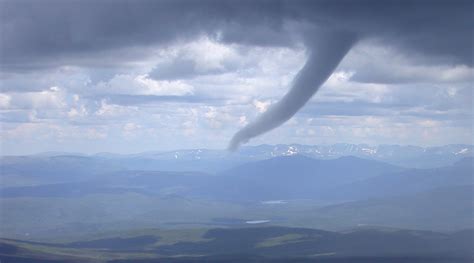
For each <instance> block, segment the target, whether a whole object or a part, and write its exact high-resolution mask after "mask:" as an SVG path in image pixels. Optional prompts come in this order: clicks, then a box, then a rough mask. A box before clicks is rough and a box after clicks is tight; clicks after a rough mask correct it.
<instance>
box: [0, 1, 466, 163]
mask: <svg viewBox="0 0 474 263" xmlns="http://www.w3.org/2000/svg"><path fill="white" fill-rule="evenodd" d="M22 3H26V4H24V5H20V6H16V5H15V4H12V2H2V4H3V5H5V6H4V9H3V10H6V9H8V8H10V9H11V10H13V11H12V13H14V14H15V12H17V14H18V15H17V16H15V15H5V13H4V14H2V16H1V19H0V20H2V22H3V23H2V26H1V28H2V31H1V32H2V36H4V37H3V38H2V39H1V41H2V43H3V45H2V49H1V51H2V68H1V73H0V74H1V75H0V77H1V82H0V88H1V89H0V114H1V115H0V125H1V126H0V127H1V130H0V132H1V138H2V139H1V149H0V150H1V154H26V153H35V152H42V151H71V152H88V153H91V152H104V151H107V152H122V153H127V152H141V151H150V150H170V149H178V148H226V147H227V144H228V142H229V140H230V138H232V136H233V134H234V133H235V132H236V131H238V130H239V129H241V128H243V127H244V126H245V125H247V124H248V123H249V122H252V120H254V119H255V118H256V117H257V116H259V114H262V113H263V112H265V111H266V110H267V109H268V107H271V105H273V104H274V103H276V102H277V101H278V100H279V99H280V98H281V97H282V96H283V95H284V94H285V93H286V92H287V91H288V90H289V88H291V84H292V80H293V78H294V77H295V75H296V74H297V73H298V71H299V70H300V69H301V68H302V67H303V65H304V63H305V60H306V58H307V53H308V47H307V46H305V45H304V41H303V42H302V41H300V40H298V36H300V35H302V34H303V33H301V32H303V31H301V32H300V33H298V32H299V29H300V28H303V27H305V23H306V22H305V23H303V22H301V21H299V20H297V21H296V22H295V21H294V20H290V19H287V20H285V19H284V20H283V25H280V27H281V28H277V29H275V32H273V30H274V29H273V28H272V27H271V26H268V25H267V24H265V23H264V24H258V23H257V24H256V26H255V27H252V28H253V29H252V30H257V31H256V32H257V33H259V32H260V31H258V30H261V32H260V33H259V34H257V33H254V32H248V34H246V36H249V37H248V38H249V39H250V40H252V41H247V38H241V37H240V38H239V39H243V40H241V41H233V40H232V38H230V40H229V39H228V38H226V37H225V34H224V35H223V33H222V32H224V33H225V32H228V31H229V32H234V31H237V29H235V28H234V27H230V26H228V25H225V26H222V27H220V28H219V30H217V32H218V33H219V34H216V33H208V32H207V31H204V32H203V31H200V30H198V29H194V28H191V29H189V31H192V32H194V31H196V32H197V33H193V34H191V33H189V32H187V31H186V32H184V33H183V34H182V35H184V36H185V37H175V36H174V34H176V35H177V36H181V35H180V34H177V33H175V32H174V31H179V30H182V29H181V28H180V27H179V25H173V24H171V25H169V24H163V23H157V24H153V23H154V22H153V21H151V22H150V21H146V23H147V24H146V25H147V27H145V26H144V25H145V24H143V25H141V26H142V27H145V29H144V30H143V31H140V34H138V36H137V37H135V36H134V35H130V36H129V37H127V34H128V32H127V31H126V29H124V30H121V29H120V27H119V25H117V27H118V29H117V28H115V27H113V30H111V31H113V34H112V33H110V34H111V35H110V38H113V40H114V41H116V42H113V43H114V44H110V43H108V42H107V41H108V39H106V40H104V41H101V39H100V38H97V37H96V36H97V35H100V34H102V32H94V29H93V28H95V27H94V25H95V24H94V23H98V24H100V25H103V24H104V23H106V21H104V20H101V19H98V20H94V19H87V17H85V18H83V17H82V16H81V15H80V12H78V13H74V14H73V15H72V17H73V18H77V21H76V20H74V19H72V20H67V22H65V23H66V24H67V23H69V24H68V27H66V29H63V28H62V27H63V26H62V25H61V23H58V24H54V23H53V24H51V21H50V19H52V18H56V19H57V20H58V21H62V19H65V18H64V17H70V16H71V14H69V16H66V15H64V14H63V13H61V12H60V11H61V10H62V9H61V7H58V8H57V9H58V10H55V9H54V8H52V9H54V10H53V11H51V10H46V11H44V10H40V11H34V10H35V9H34V8H31V9H28V8H26V7H27V6H30V5H29V4H28V2H22ZM137 3H139V2H137ZM182 3H183V2H181V4H182ZM138 5H139V4H138ZM471 5H472V4H471ZM108 7H110V6H108ZM42 8H45V7H44V6H43V7H42ZM184 8H190V9H192V8H195V7H188V6H186V5H184ZM45 9H46V8H45ZM63 11H64V10H63ZM455 11H456V10H455ZM4 12H5V11H4ZM64 12H66V14H67V12H70V11H64ZM75 12H76V11H75ZM216 12H217V11H216ZM453 12H454V11H453ZM27 15H29V16H27ZM35 15H36V16H35ZM146 15H149V14H144V16H146ZM279 15H280V14H274V13H271V14H269V16H277V17H278V16H279ZM449 15H453V14H448V16H449ZM454 15H455V14H454ZM454 15H453V17H454ZM158 16H159V14H158ZM162 16H164V15H162ZM280 16H281V15H280ZM302 16H304V15H302ZM27 17H30V19H31V20H34V17H36V18H37V22H36V24H35V23H32V22H31V21H30V20H28V18H27ZM215 17H217V18H216V19H217V20H219V15H215ZM236 17H237V18H235V19H236V21H234V22H229V23H230V24H232V25H234V23H237V25H239V27H237V28H238V29H241V28H243V30H242V31H244V32H245V30H244V29H246V28H247V27H248V25H246V24H245V23H244V22H241V20H240V19H239V18H238V17H239V16H237V15H236ZM334 17H336V18H337V19H335V21H339V20H340V19H339V17H338V16H337V15H334ZM361 17H362V16H361ZM22 19H23V20H22ZM129 19H132V21H133V17H132V18H129ZM164 19H165V18H164ZM193 19H196V18H193ZM354 19H355V21H362V22H364V23H377V20H376V19H375V20H374V21H370V20H369V21H365V20H364V19H361V18H357V17H356V18H354ZM400 19H402V18H400ZM466 19H467V20H472V15H470V16H468V17H467V18H466ZM25 21H26V22H25ZM65 21H66V20H65ZM71 21H72V22H71ZM91 21H92V22H91ZM111 21H115V20H114V19H112V20H111ZM137 21H138V20H137ZM164 21H168V20H167V18H166V19H165V20H164ZM169 21H174V20H173V19H170V20H169ZM125 22H126V21H125ZM125 22H124V23H125ZM38 23H39V25H37V24H38ZM137 23H138V24H140V23H141V22H140V23H139V22H137ZM149 23H151V24H152V25H153V27H150V26H149ZM239 23H241V24H239ZM381 23H385V20H383V21H381ZM387 23H388V22H387ZM202 24H205V23H202ZM341 24H344V23H342V22H341ZM48 25H49V26H50V27H48ZM43 26H44V27H43ZM165 26H166V27H171V28H169V29H168V30H170V32H173V33H172V34H173V37H170V39H168V40H166V41H165V40H162V39H161V38H160V37H161V35H160V37H158V39H155V38H152V37H147V35H146V34H150V35H152V34H155V29H156V30H158V31H159V33H160V34H162V35H163V34H164V35H166V32H168V31H163V30H162V29H160V27H165ZM434 26H436V25H434ZM446 26H447V27H448V28H449V30H451V31H455V30H459V31H461V33H462V30H464V29H460V28H459V27H455V25H451V24H450V23H447V24H446ZM56 27H58V28H56ZM203 27H205V28H207V27H206V25H204V26H203ZM259 27H261V28H260V29H259ZM267 27H268V28H270V29H268V28H267ZM420 27H421V26H420ZM38 28H39V29H38ZM45 28H47V29H45ZM229 28H230V29H229ZM255 28H257V29H255ZM364 28H368V27H364ZM388 28H390V27H388ZM394 28H395V29H397V28H398V27H394ZM427 28H428V29H423V27H421V29H420V33H419V34H420V35H423V33H424V32H428V33H427V34H425V35H426V36H427V37H426V40H429V39H430V37H431V35H430V34H435V33H436V32H434V33H430V31H429V29H430V26H427ZM395 29H393V32H398V31H397V30H395ZM33 30H35V32H38V33H37V34H33V33H31V32H32V31H33ZM38 30H39V31H38ZM41 30H43V31H41ZM61 30H65V31H64V32H69V33H67V36H68V38H67V39H68V40H67V41H66V42H65V43H63V42H61V41H64V39H63V38H62V37H61V36H62V35H61V34H62V33H61V32H63V31H61ZM173 30H174V31H173ZM206 30H207V29H206ZM232 30H233V31H232ZM278 30H280V31H281V32H280V31H278ZM367 30H368V32H369V33H371V34H368V35H369V37H364V38H361V39H360V41H358V42H357V43H356V44H355V46H354V47H353V48H352V49H351V50H350V51H349V53H348V54H347V55H346V57H345V58H344V59H343V60H342V62H341V63H340V64H339V66H338V67H337V68H336V70H335V71H334V72H333V73H332V75H331V76H330V77H329V79H328V80H327V81H326V82H325V83H324V84H323V86H322V87H321V88H320V90H319V91H318V92H317V93H316V95H315V96H314V97H312V99H311V100H310V101H309V102H308V104H306V105H305V107H304V108H303V109H302V110H300V111H299V112H298V113H297V114H296V115H295V116H294V117H293V118H292V119H290V120H289V121H287V122H286V123H285V124H283V125H282V126H280V127H278V128H277V129H274V130H272V131H270V132H268V133H266V134H264V135H263V136H259V137H257V138H254V139H252V140H251V141H250V144H263V143H266V144H279V143H302V144H332V143H338V142H348V143H367V144H415V145H426V146H429V145H442V144H451V143H467V144H472V143H473V141H472V134H473V121H472V120H473V117H474V116H473V95H472V90H473V81H474V73H473V68H472V49H470V50H469V49H468V53H462V54H458V53H457V52H458V51H459V50H460V49H462V48H459V47H457V46H456V45H457V44H456V45H454V44H453V46H452V47H450V48H451V51H452V52H451V53H452V54H451V53H449V52H448V51H449V50H448V51H446V50H444V49H441V48H440V49H439V50H435V51H433V52H428V51H429V50H431V49H430V48H431V47H430V46H429V45H428V46H427V47H426V49H423V50H424V51H423V52H419V50H420V49H419V47H418V46H417V45H418V44H419V43H416V45H415V44H414V45H413V47H410V46H407V45H406V44H405V42H403V41H400V43H401V44H396V43H398V42H397V39H398V38H399V36H398V35H397V34H394V35H395V37H393V36H392V37H391V38H390V37H384V36H382V37H380V36H381V35H382V34H381V33H379V32H378V31H377V29H367ZM287 31H288V32H290V33H289V36H288V37H286V38H284V37H282V36H284V35H285V34H286V33H287ZM451 31H450V32H451ZM212 32H214V31H212ZM295 32H296V33H295ZM402 32H404V31H402ZM471 32H472V31H471ZM364 33H365V32H364ZM464 33H465V32H464ZM156 34H158V33H156ZM239 34H241V33H239ZM103 35H104V39H105V37H106V36H107V32H106V33H105V34H103ZM237 35H238V34H237ZM253 35H256V36H258V37H252V36H253ZM262 35H263V36H265V37H266V38H265V39H267V38H268V39H270V40H271V41H270V42H271V43H267V42H265V41H263V40H262V39H261V37H262ZM231 36H232V35H231ZM238 36H240V35H238ZM456 36H457V35H456V34H454V36H448V37H452V40H451V42H453V43H454V42H456V41H460V40H459V39H456ZM94 37H95V38H94ZM317 37H318V36H316V38H317ZM423 37H425V36H423ZM55 38H57V39H55ZM25 39H26V40H31V41H33V42H34V43H36V44H31V45H32V46H28V45H29V44H24V45H23V44H21V45H19V44H18V43H20V42H15V41H20V40H23V41H25ZM51 39H52V40H51ZM89 39H93V40H90V41H89ZM150 39H151V40H150ZM282 39H283V40H282ZM401 39H402V40H403V38H401ZM407 39H408V38H407ZM42 41H44V43H46V44H45V47H43V46H41V47H38V46H39V45H40V44H41V43H43V42H42ZM48 41H50V42H48ZM120 41H121V42H120ZM440 41H445V40H440ZM462 41H468V43H467V44H468V45H469V43H470V44H471V47H472V38H469V37H468V38H466V39H463V40H462ZM469 41H470V42H469ZM119 42H120V44H116V43H119ZM286 42H289V43H290V44H288V43H286ZM451 42H449V41H448V42H447V43H448V44H450V43H451ZM15 43H16V44H15ZM21 43H24V42H21ZM90 43H92V44H90ZM103 43H106V44H103ZM394 43H395V44H394ZM56 44H57V45H56ZM76 44H77V45H78V47H79V48H77V49H76V48H72V46H74V45H76ZM89 44H90V45H89ZM51 45H53V46H55V47H56V48H55V49H51V50H48V48H49V47H50V46H51ZM101 45H105V46H104V47H102V46H101ZM89 46H91V47H93V48H89ZM445 46H446V45H444V46H443V48H444V47H445ZM434 48H436V47H434ZM447 49H449V48H447ZM425 51H426V52H425ZM469 51H470V54H471V59H470V60H469V57H468V58H467V60H466V56H469ZM25 54H26V55H25ZM459 58H461V59H459Z"/></svg>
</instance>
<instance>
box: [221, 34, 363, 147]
mask: <svg viewBox="0 0 474 263" xmlns="http://www.w3.org/2000/svg"><path fill="white" fill-rule="evenodd" d="M315 35H316V36H317V37H315V38H311V37H310V38H307V39H306V41H305V44H306V46H307V48H308V51H309V54H308V59H307V60H306V63H305V65H304V67H303V68H302V69H301V70H300V71H299V72H298V74H297V76H296V77H295V79H294V80H293V84H292V87H291V89H290V90H289V91H288V93H286V95H285V96H283V98H282V99H281V100H280V101H278V102H277V103H276V104H274V105H272V106H271V107H270V108H269V109H268V110H267V111H266V112H264V113H263V114H262V115H260V116H259V117H258V118H257V119H256V120H255V121H254V122H251V123H249V124H248V125H247V126H245V127H244V128H243V129H241V130H240V131H238V132H237V133H236V134H235V135H234V136H233V138H232V140H231V141H230V143H229V147H228V149H229V150H230V151H235V150H237V149H238V148H239V146H240V145H242V144H244V143H246V142H248V141H249V140H250V139H251V138H254V137H256V136H259V135H261V134H264V133H266V132H268V131H271V130H272V129H275V128H276V127H278V126H280V125H282V124H283V123H285V122H286V121H287V120H289V119H290V118H291V117H293V115H295V114H296V112H298V110H300V109H301V108H302V107H303V106H304V105H305V104H306V102H308V101H309V100H310V99H311V97H312V96H313V95H314V94H315V93H316V92H317V91H318V89H319V87H320V86H321V85H322V84H323V83H324V82H325V81H326V80H327V79H328V78H329V76H330V75H331V74H332V72H333V71H334V69H335V68H336V67H337V65H338V64H339V62H341V60H342V59H343V58H344V56H345V55H346V54H347V52H348V51H349V50H350V49H351V47H352V46H353V45H354V43H355V42H356V39H357V38H356V36H355V34H353V33H348V32H325V33H322V34H321V33H318V34H315Z"/></svg>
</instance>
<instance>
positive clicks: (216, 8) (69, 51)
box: [0, 0, 473, 70]
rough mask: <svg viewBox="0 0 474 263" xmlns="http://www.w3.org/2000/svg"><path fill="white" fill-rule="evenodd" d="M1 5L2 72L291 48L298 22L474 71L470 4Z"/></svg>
mask: <svg viewBox="0 0 474 263" xmlns="http://www.w3.org/2000/svg"><path fill="white" fill-rule="evenodd" d="M0 5H1V6H0V9H1V11H0V12H1V15H0V22H1V23H0V28H1V29H0V30H1V40H2V45H1V48H0V49H1V54H0V56H1V57H0V58H1V61H2V62H1V64H2V69H3V70H7V69H11V70H18V69H19V68H28V67H32V66H36V67H41V66H42V65H46V66H54V65H56V63H55V61H59V62H60V63H62V64H74V63H76V62H81V63H100V61H95V62H93V61H81V60H80V58H81V57H84V56H88V55H91V54H96V55H101V54H102V53H103V52H110V50H118V51H120V50H121V49H122V48H125V47H126V48H133V47H146V46H150V45H157V44H158V45H160V44H161V45H166V44H169V43H172V42H173V41H176V40H187V39H192V38H194V37H196V36H199V35H201V34H207V35H210V36H213V37H215V38H216V39H219V40H221V41H224V42H232V43H242V44H249V45H270V46H275V45H293V44H294V43H295V39H297V38H298V35H299V34H301V33H302V31H301V30H300V28H301V26H295V25H293V26H292V25H291V23H292V22H295V23H297V22H301V23H310V24H317V25H320V26H322V27H325V28H339V29H345V30H349V31H353V32H356V33H357V34H360V35H361V36H363V37H371V38H378V39H380V41H382V42H383V43H385V44H388V45H393V46H397V47H399V48H401V49H403V50H405V52H415V53H420V54H425V55H428V56H433V55H434V56H444V57H447V58H448V61H450V62H455V63H464V64H468V65H472V33H473V32H472V24H473V15H472V14H473V12H472V8H473V4H472V1H367V0H366V1H146V0H139V1H123V0H122V1H85V2H81V1H51V0H47V1H2V2H1V3H0ZM124 53H126V52H124V50H121V52H120V53H118V54H115V55H116V57H115V60H116V63H120V62H124V61H123V60H122V59H123V58H122V55H123V54H124ZM120 54H122V55H120ZM142 55H145V54H142ZM58 59H59V60H58Z"/></svg>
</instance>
